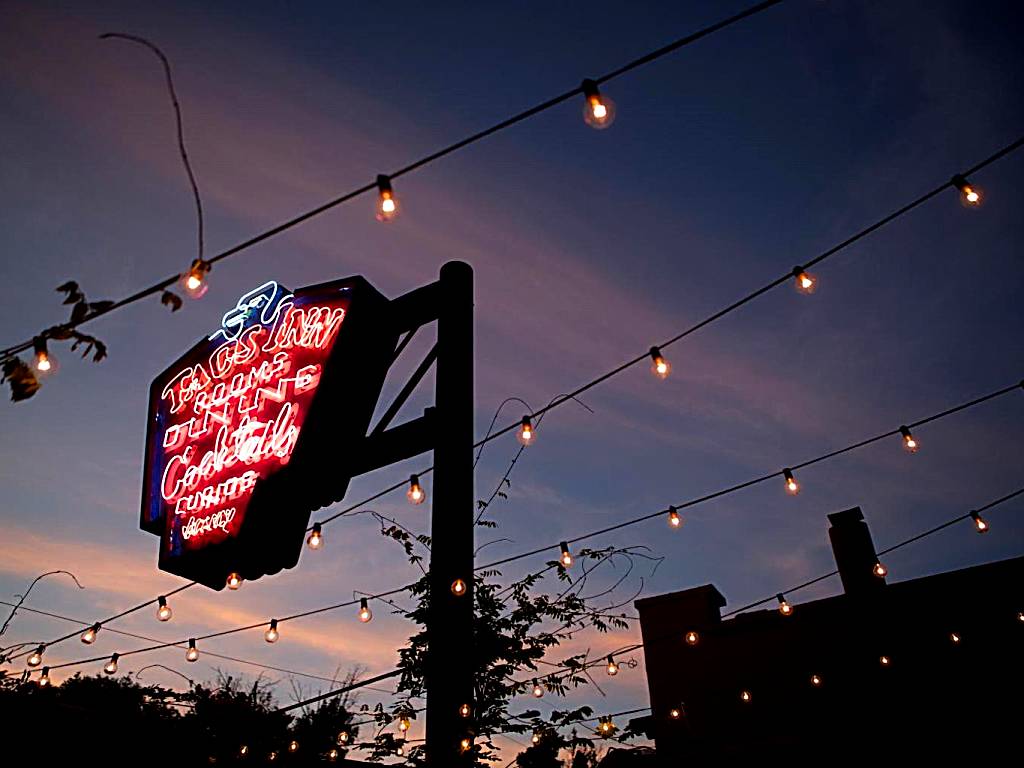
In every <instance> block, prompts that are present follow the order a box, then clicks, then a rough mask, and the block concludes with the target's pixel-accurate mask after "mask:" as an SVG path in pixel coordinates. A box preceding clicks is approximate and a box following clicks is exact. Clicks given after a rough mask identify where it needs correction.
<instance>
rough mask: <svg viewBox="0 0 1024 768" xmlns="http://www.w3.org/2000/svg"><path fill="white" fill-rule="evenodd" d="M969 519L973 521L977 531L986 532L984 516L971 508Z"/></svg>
mask: <svg viewBox="0 0 1024 768" xmlns="http://www.w3.org/2000/svg"><path fill="white" fill-rule="evenodd" d="M971 520H973V521H974V527H975V528H976V529H977V531H978V533H988V523H987V522H985V518H983V517H982V516H981V515H979V514H978V513H977V512H975V511H974V510H973V509H972V510H971Z"/></svg>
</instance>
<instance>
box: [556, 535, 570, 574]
mask: <svg viewBox="0 0 1024 768" xmlns="http://www.w3.org/2000/svg"><path fill="white" fill-rule="evenodd" d="M558 548H559V550H561V554H560V555H559V557H558V559H559V561H560V562H561V563H562V565H563V566H564V567H566V568H569V567H570V566H571V565H572V555H570V554H569V545H568V544H567V543H566V542H564V541H560V542H558Z"/></svg>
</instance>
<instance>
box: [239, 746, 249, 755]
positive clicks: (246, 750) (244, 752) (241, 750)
mask: <svg viewBox="0 0 1024 768" xmlns="http://www.w3.org/2000/svg"><path fill="white" fill-rule="evenodd" d="M248 754H249V747H247V746H246V745H245V744H243V745H242V746H241V747H239V748H238V756H239V757H245V756H246V755H248Z"/></svg>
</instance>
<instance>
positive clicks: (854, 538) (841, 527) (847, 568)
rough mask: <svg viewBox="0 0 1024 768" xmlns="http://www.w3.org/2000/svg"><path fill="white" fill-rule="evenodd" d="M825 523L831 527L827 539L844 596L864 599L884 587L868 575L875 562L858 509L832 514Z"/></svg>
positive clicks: (867, 532) (879, 581)
mask: <svg viewBox="0 0 1024 768" xmlns="http://www.w3.org/2000/svg"><path fill="white" fill-rule="evenodd" d="M828 520H829V522H830V523H831V527H830V528H829V529H828V538H829V540H830V541H831V542H832V555H833V557H835V560H836V567H837V568H838V569H839V577H840V578H841V579H842V580H843V591H845V592H846V594H848V595H868V594H871V593H872V592H874V591H875V590H879V589H881V588H882V587H884V586H885V579H884V578H879V577H878V576H875V574H874V573H873V571H872V569H873V568H874V566H875V563H876V562H877V560H878V558H877V557H876V556H875V544H874V542H873V541H872V540H871V531H870V530H869V529H868V524H867V523H865V522H864V513H863V512H861V511H860V507H854V508H853V509H846V510H843V511H842V512H833V513H832V514H830V515H829V516H828Z"/></svg>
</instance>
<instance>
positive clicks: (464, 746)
mask: <svg viewBox="0 0 1024 768" xmlns="http://www.w3.org/2000/svg"><path fill="white" fill-rule="evenodd" d="M472 748H473V740H472V739H471V738H469V737H463V739H462V741H460V742H459V749H460V750H461V751H462V752H469V750H470V749H472Z"/></svg>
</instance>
